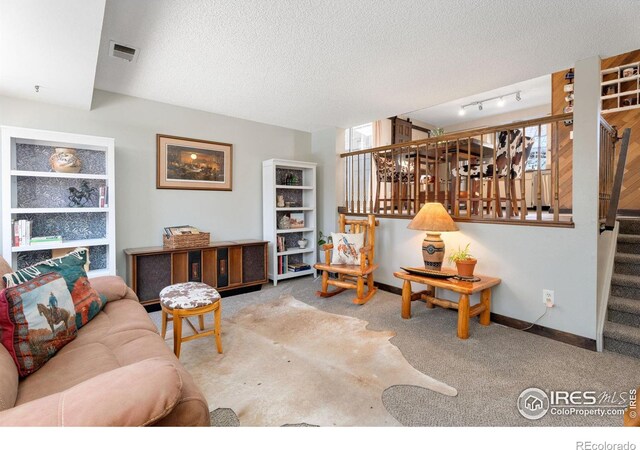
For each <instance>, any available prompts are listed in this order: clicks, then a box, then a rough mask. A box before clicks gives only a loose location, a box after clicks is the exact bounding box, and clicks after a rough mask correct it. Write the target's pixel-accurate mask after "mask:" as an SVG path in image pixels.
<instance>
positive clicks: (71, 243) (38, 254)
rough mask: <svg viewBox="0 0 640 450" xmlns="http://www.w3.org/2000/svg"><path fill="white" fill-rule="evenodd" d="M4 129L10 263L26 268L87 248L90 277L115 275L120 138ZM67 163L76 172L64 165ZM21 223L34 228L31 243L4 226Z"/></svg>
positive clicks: (0, 145)
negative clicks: (116, 157)
mask: <svg viewBox="0 0 640 450" xmlns="http://www.w3.org/2000/svg"><path fill="white" fill-rule="evenodd" d="M0 131H1V134H2V137H1V141H0V152H1V153H0V154H1V160H0V170H1V179H2V194H1V195H2V222H3V224H5V226H3V227H2V253H3V256H4V257H5V259H7V261H9V262H10V264H11V265H12V267H14V268H19V267H20V268H22V267H25V266H26V265H30V264H33V263H35V262H38V261H40V260H42V259H47V258H51V257H53V256H55V255H57V254H59V253H60V252H61V251H65V250H66V249H73V248H76V247H89V250H90V254H91V257H90V258H91V260H92V264H91V268H90V270H91V272H92V273H93V274H105V275H115V273H116V268H115V259H116V258H115V251H116V248H115V204H114V201H113V200H114V199H113V198H109V197H110V195H109V194H110V193H112V192H115V190H114V188H115V177H114V170H115V160H114V140H113V139H111V138H104V137H96V136H86V135H79V134H71V133H60V132H53V131H45V130H35V129H27V128H17V127H1V128H0ZM61 155H63V156H64V157H63V156H61ZM69 160H71V161H75V162H74V163H73V166H69V167H65V164H67V163H68V161H69ZM56 170H58V171H56ZM65 171H73V172H74V173H67V172H65ZM21 220H24V221H28V222H29V223H30V225H31V233H30V237H31V239H23V240H22V241H21V242H20V243H18V245H16V243H15V242H14V241H13V239H12V234H13V231H14V230H12V227H11V226H6V224H11V223H13V222H17V221H21ZM46 236H54V237H58V238H57V239H55V238H50V239H43V238H44V237H46ZM37 238H41V240H40V241H39V242H38V241H37V240H36V239H37Z"/></svg>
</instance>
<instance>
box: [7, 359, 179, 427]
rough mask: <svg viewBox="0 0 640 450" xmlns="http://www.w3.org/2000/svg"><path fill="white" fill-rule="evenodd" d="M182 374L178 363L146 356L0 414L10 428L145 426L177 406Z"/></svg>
mask: <svg viewBox="0 0 640 450" xmlns="http://www.w3.org/2000/svg"><path fill="white" fill-rule="evenodd" d="M182 384H183V383H182V378H181V376H180V372H179V370H178V368H177V367H176V364H174V363H172V362H171V361H167V360H166V359H162V358H155V359H147V360H144V361H140V362H137V363H134V364H130V365H128V366H125V367H120V368H117V369H115V370H112V371H109V372H106V373H103V374H101V375H98V376H96V377H94V378H91V379H89V380H87V381H84V382H82V383H79V384H77V385H76V386H73V387H71V388H70V389H66V390H64V391H63V392H60V393H56V394H52V395H49V396H46V397H43V398H40V399H38V400H35V401H32V402H29V403H25V404H22V405H20V406H17V407H15V408H13V409H11V410H8V411H5V412H4V413H1V412H0V424H2V425H5V426H142V425H149V424H152V423H155V422H157V421H158V420H160V419H161V418H163V417H164V416H166V415H167V414H168V413H169V412H170V411H172V410H173V408H174V407H175V406H176V404H177V403H178V401H179V400H180V397H181V392H182Z"/></svg>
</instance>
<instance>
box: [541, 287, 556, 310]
mask: <svg viewBox="0 0 640 450" xmlns="http://www.w3.org/2000/svg"><path fill="white" fill-rule="evenodd" d="M542 303H544V304H545V305H546V306H547V308H553V305H555V301H554V299H553V291H552V290H551V289H543V290H542Z"/></svg>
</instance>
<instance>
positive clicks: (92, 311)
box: [2, 248, 106, 329]
mask: <svg viewBox="0 0 640 450" xmlns="http://www.w3.org/2000/svg"><path fill="white" fill-rule="evenodd" d="M88 266H89V250H87V249H86V248H77V249H75V250H74V251H72V252H70V253H68V254H66V255H64V256H61V257H59V258H51V259H47V260H45V261H41V262H39V263H38V264H34V265H33V266H29V267H25V268H24V269H20V270H17V271H15V272H12V273H8V274H5V275H4V276H3V277H2V278H3V280H4V282H5V284H6V285H7V286H8V287H10V286H17V285H19V284H20V283H24V282H25V281H29V280H32V279H33V278H35V277H39V276H40V275H43V274H46V273H52V272H55V273H59V274H60V275H62V276H63V277H64V279H65V281H66V282H67V287H68V288H69V292H71V297H72V298H73V304H74V306H75V310H76V313H77V314H76V327H77V328H78V329H79V328H81V327H82V326H84V325H85V324H86V323H87V322H89V321H90V320H91V319H93V318H94V317H95V316H96V314H98V313H99V312H100V310H101V309H102V308H103V307H104V305H105V303H106V299H105V298H102V297H100V295H98V293H97V292H96V290H95V289H93V287H91V283H89V278H88V277H87V272H86V269H87V268H88Z"/></svg>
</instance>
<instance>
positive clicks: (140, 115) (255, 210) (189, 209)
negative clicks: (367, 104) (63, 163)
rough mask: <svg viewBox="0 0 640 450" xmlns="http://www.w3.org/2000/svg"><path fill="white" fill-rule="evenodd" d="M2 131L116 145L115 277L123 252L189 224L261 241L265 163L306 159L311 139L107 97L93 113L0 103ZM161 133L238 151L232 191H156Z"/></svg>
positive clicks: (99, 96)
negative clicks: (90, 138) (35, 131)
mask: <svg viewBox="0 0 640 450" xmlns="http://www.w3.org/2000/svg"><path fill="white" fill-rule="evenodd" d="M0 124H2V125H14V126H20V127H28V128H40V129H47V130H55V131H65V132H71V133H82V134H90V135H97V136H107V137H113V138H115V142H116V151H115V155H116V196H117V210H116V243H117V244H116V247H117V270H118V273H119V274H120V275H124V274H125V270H126V269H125V258H124V254H123V253H122V249H124V248H128V247H144V246H153V245H161V244H162V228H163V227H166V226H170V225H180V224H185V223H188V224H191V225H194V226H196V227H198V228H200V229H202V230H204V231H209V232H211V236H212V238H213V239H214V240H231V239H252V238H253V239H260V238H261V237H262V207H261V205H262V164H261V162H262V161H263V160H265V159H270V158H283V159H301V158H305V157H306V158H308V157H309V156H310V151H311V134H309V133H305V132H300V131H295V130H290V129H286V128H281V127H275V126H271V125H265V124H261V123H257V122H251V121H247V120H241V119H236V118H232V117H227V116H221V115H217V114H211V113H207V112H202V111H196V110H192V109H187V108H181V107H177V106H172V105H168V104H163V103H158V102H152V101H148V100H142V99H138V98H134V97H128V96H123V95H118V94H112V93H108V92H104V91H96V92H95V94H94V103H93V109H92V110H91V111H82V110H77V109H71V108H63V107H57V106H53V105H48V104H43V103H36V102H30V101H25V100H17V99H12V98H8V97H0ZM156 133H163V134H170V135H176V136H185V137H191V138H199V139H207V140H214V141H219V142H229V143H231V144H233V191H231V192H215V191H180V190H161V189H156Z"/></svg>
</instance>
